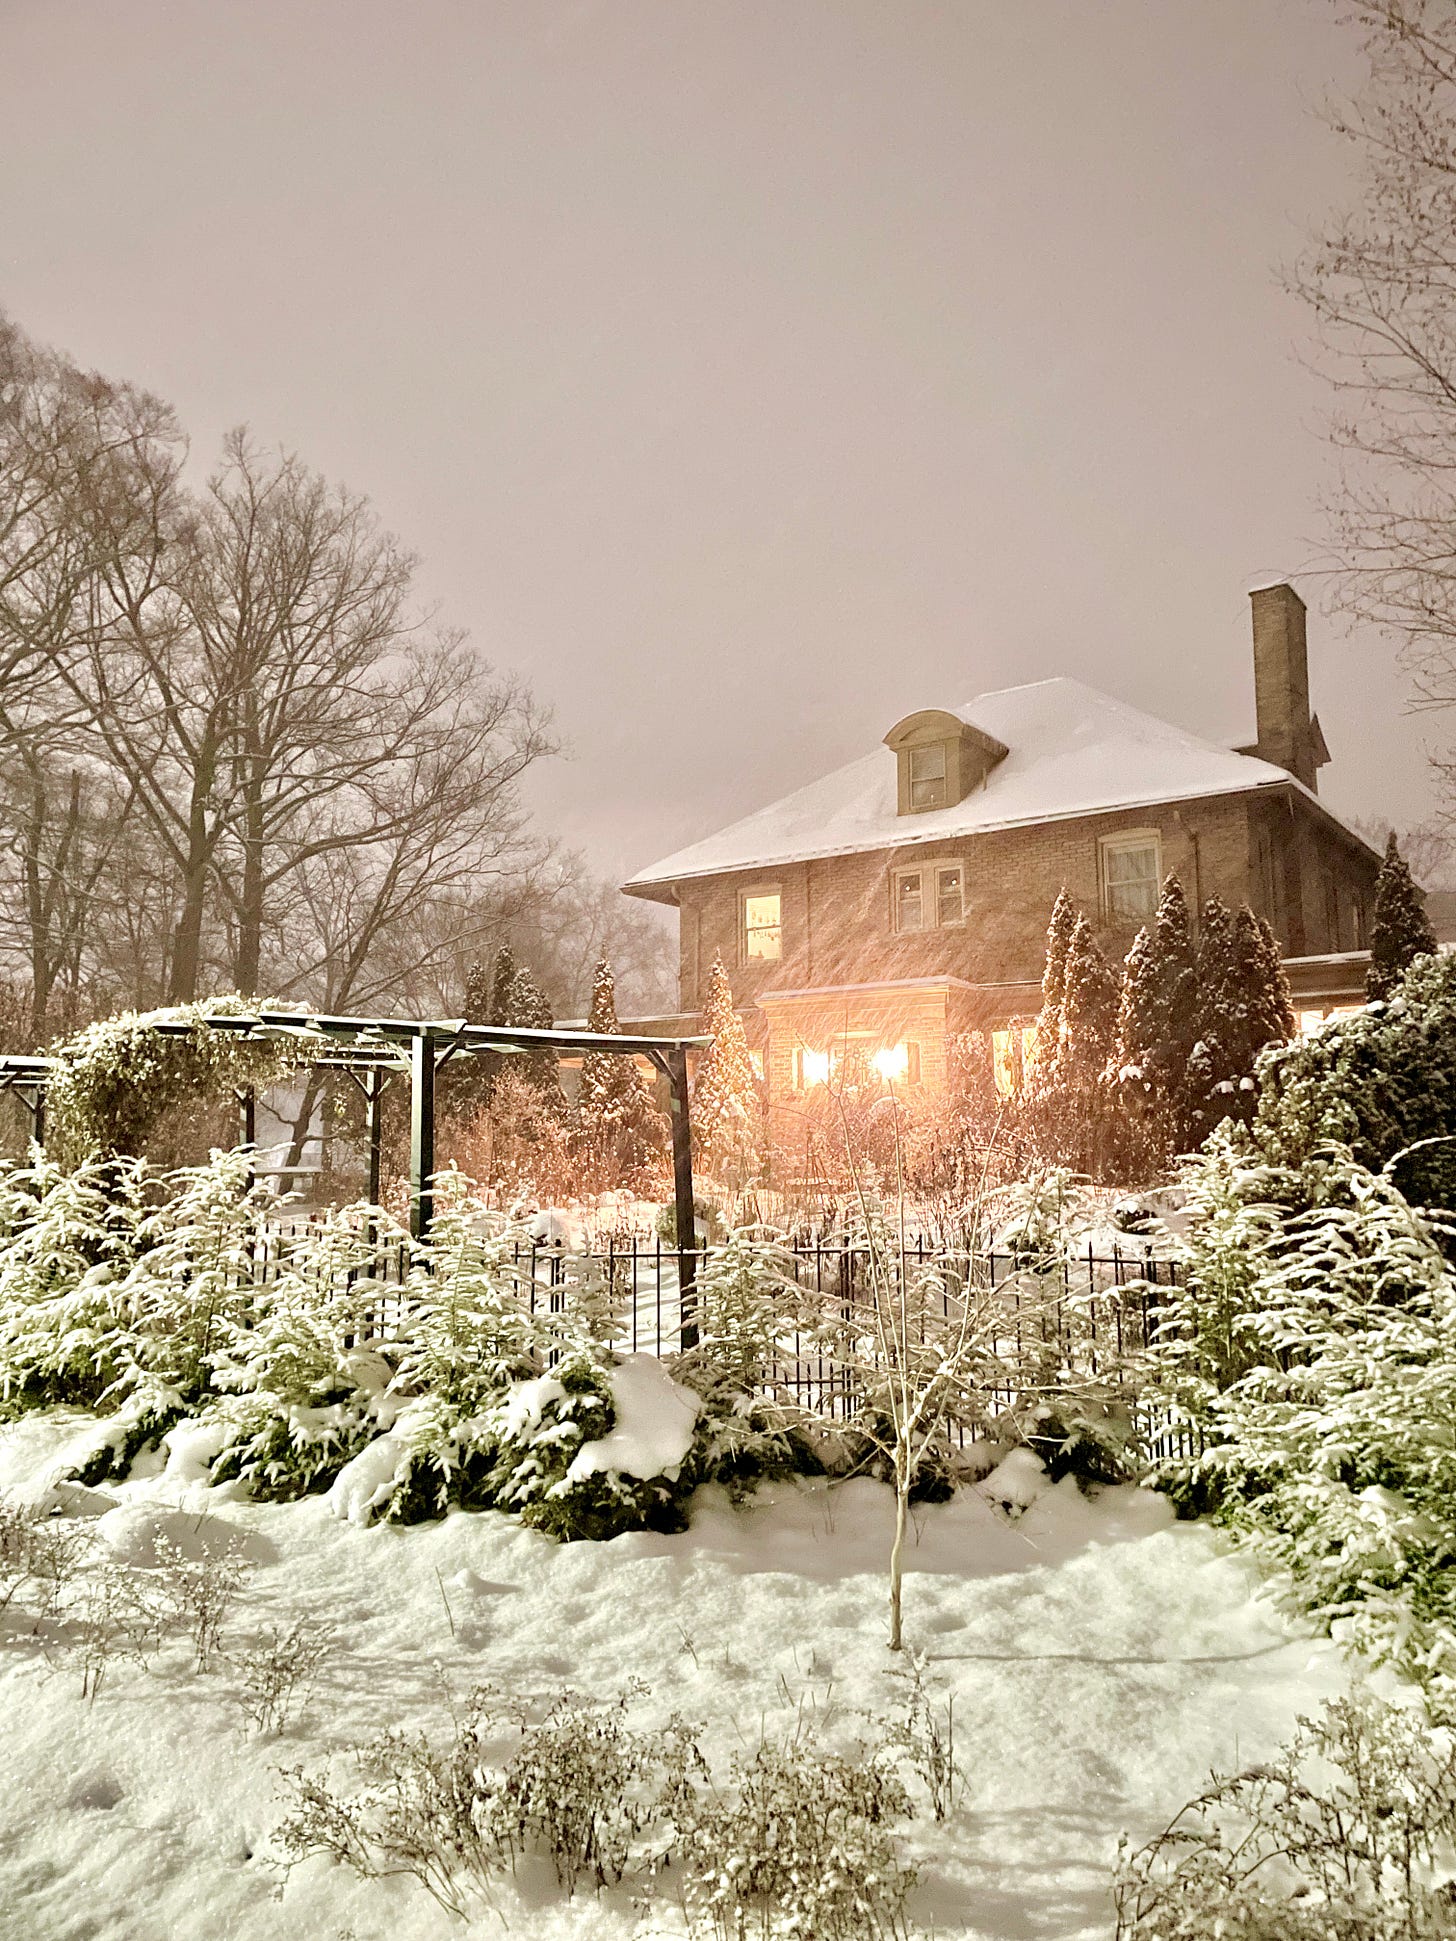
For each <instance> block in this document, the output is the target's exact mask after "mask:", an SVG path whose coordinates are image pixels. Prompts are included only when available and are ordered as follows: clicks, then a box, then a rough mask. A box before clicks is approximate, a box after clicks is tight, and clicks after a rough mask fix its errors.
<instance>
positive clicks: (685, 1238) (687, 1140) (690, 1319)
mask: <svg viewBox="0 0 1456 1941" xmlns="http://www.w3.org/2000/svg"><path fill="white" fill-rule="evenodd" d="M665 1064H666V1067H667V1083H668V1103H669V1106H670V1108H671V1111H672V1195H673V1203H674V1206H675V1208H676V1212H677V1287H678V1312H679V1316H680V1319H681V1323H682V1348H683V1352H684V1354H686V1352H687V1351H688V1349H689V1348H696V1347H697V1345H698V1301H697V1296H696V1294H695V1293H694V1292H693V1282H694V1281H695V1280H696V1279H697V1273H698V1227H697V1219H696V1214H695V1209H694V1207H693V1133H692V1125H691V1122H690V1120H689V1118H688V1055H687V1052H686V1051H684V1050H683V1049H682V1047H681V1046H678V1047H676V1048H675V1049H673V1050H672V1051H669V1052H668V1053H667V1054H666V1057H665Z"/></svg>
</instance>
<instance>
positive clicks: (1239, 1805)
mask: <svg viewBox="0 0 1456 1941" xmlns="http://www.w3.org/2000/svg"><path fill="white" fill-rule="evenodd" d="M1453 1872H1456V1755H1453V1751H1452V1747H1451V1742H1450V1735H1449V1733H1446V1732H1440V1731H1432V1730H1431V1728H1430V1726H1429V1725H1428V1724H1427V1722H1426V1721H1425V1719H1424V1718H1422V1717H1421V1715H1420V1714H1419V1713H1418V1712H1413V1711H1411V1710H1409V1709H1407V1708H1405V1707H1402V1706H1396V1705H1392V1704H1388V1703H1382V1702H1380V1701H1377V1700H1374V1699H1368V1698H1367V1699H1364V1700H1353V1699H1340V1700H1336V1701H1334V1702H1333V1703H1331V1704H1328V1705H1326V1706H1325V1708H1324V1712H1323V1715H1322V1716H1321V1717H1320V1718H1319V1719H1317V1720H1310V1719H1301V1721H1300V1725H1299V1730H1298V1732H1297V1733H1296V1735H1295V1737H1294V1739H1293V1741H1292V1742H1291V1744H1290V1745H1289V1746H1288V1747H1287V1748H1286V1749H1285V1751H1284V1752H1282V1753H1281V1754H1280V1755H1279V1756H1278V1757H1277V1758H1276V1759H1273V1760H1271V1761H1269V1762H1268V1763H1267V1764H1264V1765H1258V1766H1251V1767H1248V1768H1247V1769H1246V1770H1245V1771H1243V1772H1240V1773H1234V1774H1232V1775H1219V1774H1214V1775H1213V1777H1212V1780H1211V1782H1210V1784H1209V1785H1208V1787H1207V1788H1206V1790H1205V1791H1204V1792H1202V1793H1201V1794H1200V1795H1199V1796H1198V1798H1197V1799H1194V1800H1190V1801H1189V1803H1188V1804H1187V1806H1185V1807H1184V1808H1183V1809H1182V1811H1181V1812H1180V1813H1179V1814H1178V1815H1177V1817H1176V1818H1175V1819H1174V1820H1173V1822H1172V1824H1171V1825H1170V1826H1169V1827H1168V1828H1167V1829H1166V1830H1165V1831H1164V1832H1163V1833H1161V1834H1159V1835H1158V1837H1157V1838H1156V1839H1155V1840H1152V1841H1150V1842H1149V1843H1148V1845H1147V1846H1145V1847H1143V1848H1141V1849H1140V1850H1139V1851H1138V1852H1136V1853H1132V1854H1129V1853H1128V1851H1127V1848H1126V1845H1125V1844H1124V1847H1123V1849H1122V1852H1121V1856H1120V1866H1119V1870H1118V1877H1117V1886H1116V1902H1117V1936H1118V1941H1436V1937H1438V1936H1442V1935H1446V1936H1449V1935H1451V1934H1453V1933H1456V1906H1453V1896H1452V1891H1451V1888H1450V1886H1449V1885H1448V1884H1447V1883H1448V1881H1449V1879H1450V1877H1451V1876H1452V1874H1453Z"/></svg>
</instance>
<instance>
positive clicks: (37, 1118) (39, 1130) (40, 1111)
mask: <svg viewBox="0 0 1456 1941" xmlns="http://www.w3.org/2000/svg"><path fill="white" fill-rule="evenodd" d="M45 1108H46V1088H45V1083H44V1081H42V1082H41V1083H40V1084H39V1085H37V1086H36V1088H35V1090H34V1091H33V1092H32V1093H31V1095H30V1121H31V1124H32V1126H33V1127H34V1128H35V1143H36V1145H37V1146H39V1148H40V1150H41V1151H42V1152H44V1151H45Z"/></svg>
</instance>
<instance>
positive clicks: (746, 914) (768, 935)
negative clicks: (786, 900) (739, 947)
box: [743, 891, 784, 960]
mask: <svg viewBox="0 0 1456 1941" xmlns="http://www.w3.org/2000/svg"><path fill="white" fill-rule="evenodd" d="M782 909H783V905H782V903H781V901H780V899H779V896H778V893H777V891H764V892H763V893H762V894H761V895H758V896H745V897H744V899H743V954H744V956H745V957H746V958H750V959H752V958H755V957H761V958H764V959H767V960H773V959H776V958H778V957H780V956H782V954H783V941H784V932H783V918H782Z"/></svg>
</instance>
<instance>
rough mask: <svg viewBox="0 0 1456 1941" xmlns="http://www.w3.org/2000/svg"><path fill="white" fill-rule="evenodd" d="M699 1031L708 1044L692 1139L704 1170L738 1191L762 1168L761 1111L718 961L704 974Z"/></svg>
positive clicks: (694, 1100) (738, 1023) (744, 1039)
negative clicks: (708, 1037)
mask: <svg viewBox="0 0 1456 1941" xmlns="http://www.w3.org/2000/svg"><path fill="white" fill-rule="evenodd" d="M703 1030H704V1032H705V1033H709V1032H710V1033H711V1034H712V1038H713V1043H712V1046H711V1048H710V1049H709V1051H708V1053H707V1056H706V1057H705V1058H704V1059H703V1060H702V1062H701V1064H700V1065H699V1066H698V1070H697V1076H696V1078H695V1080H694V1083H693V1097H692V1123H693V1133H694V1136H695V1138H696V1140H697V1142H698V1148H699V1151H700V1153H701V1156H702V1163H703V1166H704V1169H705V1170H706V1171H707V1172H710V1173H714V1174H717V1175H719V1176H721V1177H722V1178H723V1179H724V1181H725V1182H726V1183H727V1184H729V1185H731V1186H734V1187H741V1186H744V1185H746V1184H747V1182H748V1181H749V1180H750V1179H752V1178H753V1177H754V1175H755V1174H756V1173H757V1172H758V1170H759V1168H760V1166H761V1165H762V1162H763V1138H764V1125H763V1106H762V1101H761V1099H760V1096H759V1090H758V1080H757V1079H756V1077H755V1076H754V1071H753V1060H752V1058H751V1057H750V1055H749V1050H748V1039H747V1037H746V1035H745V1033H744V1030H743V1020H742V1018H740V1017H739V1015H738V1012H737V1011H736V1010H735V1008H734V1004H733V991H732V987H731V986H730V984H729V982H728V973H727V971H726V970H725V969H724V967H723V959H722V958H721V957H719V958H717V959H715V961H714V964H713V968H712V970H711V971H710V972H709V974H708V990H707V999H706V1002H705V1004H704V1006H703Z"/></svg>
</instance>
